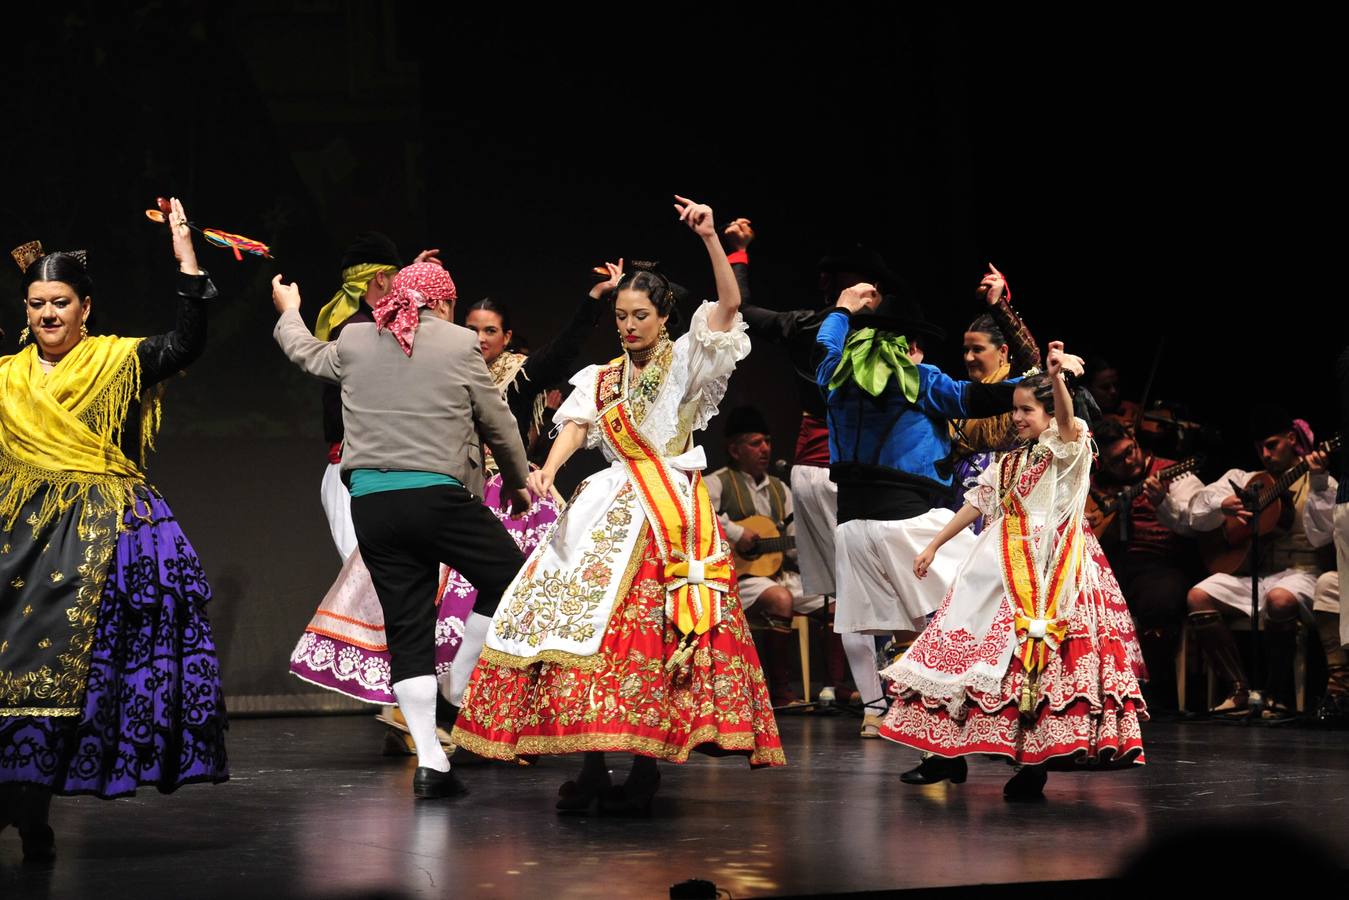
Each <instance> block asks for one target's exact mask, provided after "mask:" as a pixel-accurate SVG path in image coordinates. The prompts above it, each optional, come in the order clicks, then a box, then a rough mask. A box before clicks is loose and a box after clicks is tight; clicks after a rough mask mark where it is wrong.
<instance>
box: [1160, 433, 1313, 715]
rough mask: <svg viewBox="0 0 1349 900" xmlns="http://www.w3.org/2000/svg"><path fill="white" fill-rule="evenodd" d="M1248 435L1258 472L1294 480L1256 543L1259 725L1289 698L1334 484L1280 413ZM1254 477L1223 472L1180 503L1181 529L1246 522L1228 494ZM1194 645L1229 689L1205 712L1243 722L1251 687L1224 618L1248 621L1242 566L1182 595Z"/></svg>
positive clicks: (1306, 436) (1309, 441)
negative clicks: (1262, 704)
mask: <svg viewBox="0 0 1349 900" xmlns="http://www.w3.org/2000/svg"><path fill="white" fill-rule="evenodd" d="M1251 434H1252V436H1255V437H1257V440H1256V443H1255V449H1256V452H1257V453H1259V455H1260V461H1261V463H1263V465H1264V468H1263V472H1264V473H1268V475H1270V476H1272V477H1273V478H1276V479H1277V478H1279V477H1280V476H1282V475H1284V474H1285V473H1288V474H1293V473H1294V471H1295V470H1296V471H1298V472H1300V474H1299V475H1298V477H1297V478H1296V479H1295V480H1293V482H1292V483H1291V484H1290V485H1289V486H1288V489H1287V491H1285V492H1284V494H1283V497H1282V500H1283V503H1282V510H1283V515H1282V516H1281V517H1280V521H1279V525H1278V527H1277V528H1276V530H1275V531H1274V532H1273V533H1270V534H1262V535H1261V538H1260V560H1259V563H1258V566H1257V571H1258V573H1259V585H1258V590H1257V593H1258V595H1259V604H1260V612H1261V615H1262V616H1263V623H1264V624H1262V626H1261V628H1262V629H1263V632H1262V633H1263V636H1264V641H1265V644H1264V649H1263V651H1262V653H1261V658H1262V659H1264V660H1265V661H1266V666H1265V670H1266V671H1267V672H1268V673H1269V674H1268V676H1267V677H1266V679H1265V681H1266V683H1265V685H1264V687H1265V689H1266V695H1267V696H1266V698H1265V699H1266V709H1265V710H1264V715H1265V716H1266V717H1273V718H1278V717H1284V716H1287V715H1288V714H1289V713H1288V707H1289V703H1290V701H1291V694H1292V669H1293V657H1294V654H1295V650H1296V647H1295V641H1296V639H1297V635H1296V626H1297V621H1298V618H1299V617H1300V616H1305V617H1307V618H1310V610H1311V603H1312V595H1313V593H1314V591H1315V589H1316V579H1317V575H1318V574H1319V573H1320V569H1321V566H1320V564H1319V562H1318V559H1317V557H1318V553H1317V548H1319V547H1324V546H1326V545H1327V544H1329V543H1330V540H1331V535H1332V523H1331V516H1332V510H1333V508H1334V505H1335V491H1336V487H1337V485H1336V482H1335V479H1334V478H1331V477H1330V473H1329V472H1328V471H1327V469H1326V454H1325V453H1323V452H1320V451H1317V450H1316V449H1315V442H1314V439H1313V437H1312V432H1311V428H1310V427H1308V425H1307V423H1306V422H1304V421H1302V420H1301V419H1297V420H1294V419H1293V418H1292V417H1291V416H1289V415H1287V414H1286V413H1284V412H1282V411H1280V410H1276V409H1271V408H1265V409H1258V410H1257V411H1256V412H1255V414H1254V416H1253V417H1252V423H1251ZM1261 474H1262V473H1261V472H1259V471H1255V472H1244V471H1241V470H1240V469H1232V470H1230V471H1228V472H1226V473H1224V474H1223V476H1222V477H1221V478H1219V479H1218V480H1217V481H1215V482H1213V483H1212V484H1210V485H1208V486H1206V487H1205V488H1204V489H1203V490H1201V491H1199V492H1198V493H1196V494H1195V495H1194V497H1193V498H1192V499H1191V500H1190V507H1189V510H1188V511H1187V514H1186V517H1185V524H1186V525H1187V526H1188V527H1190V528H1191V529H1193V530H1194V531H1199V532H1216V531H1217V530H1218V529H1220V528H1221V527H1223V525H1224V524H1225V523H1227V522H1238V523H1243V524H1244V523H1249V522H1251V521H1252V513H1251V512H1250V510H1248V509H1247V507H1246V504H1245V503H1244V501H1243V499H1242V498H1241V497H1240V496H1238V495H1237V494H1236V493H1235V491H1234V490H1233V485H1234V484H1235V486H1236V487H1237V488H1245V487H1246V485H1247V483H1248V482H1251V481H1252V479H1255V478H1257V476H1259V475H1261ZM1186 600H1187V605H1188V607H1189V614H1190V624H1191V627H1192V630H1193V634H1194V636H1195V639H1196V641H1197V642H1198V643H1199V647H1200V649H1201V651H1202V652H1203V654H1204V656H1205V658H1206V659H1207V660H1208V663H1209V665H1210V666H1212V667H1213V668H1214V670H1215V671H1216V672H1217V673H1218V674H1219V676H1220V677H1222V678H1223V679H1225V680H1226V681H1227V682H1229V693H1228V696H1227V699H1225V700H1224V701H1223V702H1222V703H1221V704H1219V705H1218V706H1217V707H1215V708H1214V709H1213V710H1212V711H1213V712H1214V713H1217V714H1221V715H1228V716H1233V717H1240V716H1244V715H1248V714H1249V707H1248V705H1247V703H1248V696H1249V688H1250V685H1251V681H1250V679H1249V677H1248V674H1247V672H1246V670H1245V667H1244V666H1243V664H1242V661H1241V656H1240V655H1239V654H1238V652H1237V648H1236V643H1235V642H1234V640H1233V638H1232V633H1231V631H1230V630H1228V627H1227V624H1226V622H1224V617H1232V618H1235V617H1238V616H1241V615H1249V614H1250V608H1251V569H1250V564H1249V561H1247V562H1244V563H1242V565H1241V567H1240V568H1238V569H1237V571H1236V574H1231V575H1226V574H1215V575H1210V576H1209V577H1208V578H1205V579H1204V580H1203V581H1201V582H1199V583H1198V584H1197V585H1195V586H1194V587H1193V588H1191V589H1190V592H1189V596H1188V597H1187V598H1186Z"/></svg>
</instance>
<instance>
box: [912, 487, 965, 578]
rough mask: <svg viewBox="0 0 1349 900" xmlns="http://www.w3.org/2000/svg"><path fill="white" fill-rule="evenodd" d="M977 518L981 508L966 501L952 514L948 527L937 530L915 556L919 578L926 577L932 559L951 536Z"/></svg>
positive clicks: (914, 565)
mask: <svg viewBox="0 0 1349 900" xmlns="http://www.w3.org/2000/svg"><path fill="white" fill-rule="evenodd" d="M977 518H979V508H978V507H977V506H970V505H969V504H968V503H966V504H965V505H964V506H962V507H960V512H958V513H956V514H955V515H954V516H952V517H951V521H949V522H947V523H946V527H945V528H943V529H942V530H941V531H939V532H937V536H936V537H934V538H933V539H932V543H930V544H928V545H927V547H926V548H925V549H924V550H923V552H922V553H920V554H918V555H917V556H915V557H914V559H913V574H915V575H917V576H918V577H919V578H923V577H925V576H926V575H927V567H928V566H930V565H932V560H933V558H934V557H936V555H937V551H938V550H940V549H941V546H942V544H945V543H946V542H947V541H949V540H950V539H951V538H953V537H955V536H956V535H957V534H959V533H960V532H962V531H964V530H965V529H966V528H969V527H970V526H971V525H973V524H974V520H975V519H977Z"/></svg>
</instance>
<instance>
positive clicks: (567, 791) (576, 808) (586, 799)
mask: <svg viewBox="0 0 1349 900" xmlns="http://www.w3.org/2000/svg"><path fill="white" fill-rule="evenodd" d="M611 790H613V783H612V782H611V781H610V780H609V773H608V772H605V773H604V777H603V778H584V777H582V778H578V779H576V780H575V781H564V782H563V783H562V787H560V788H558V789H557V811H558V812H560V813H562V814H564V815H585V814H586V813H588V812H590V808H591V807H592V806H594V805H595V803H596V801H597V800H599V798H600V797H601V796H603V795H604V794H606V793H608V792H609V791H611Z"/></svg>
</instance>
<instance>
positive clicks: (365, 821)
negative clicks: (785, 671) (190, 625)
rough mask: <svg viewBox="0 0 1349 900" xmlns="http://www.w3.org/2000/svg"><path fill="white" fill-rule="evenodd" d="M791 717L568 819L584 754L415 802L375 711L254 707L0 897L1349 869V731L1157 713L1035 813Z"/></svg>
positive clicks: (835, 724) (791, 888) (440, 892)
mask: <svg viewBox="0 0 1349 900" xmlns="http://www.w3.org/2000/svg"><path fill="white" fill-rule="evenodd" d="M780 726H781V728H782V732H783V738H784V743H785V745H786V749H787V757H788V762H789V765H788V766H787V767H786V768H784V769H777V770H771V771H760V772H751V771H749V769H748V767H747V766H745V765H744V763H743V762H741V761H739V760H732V759H723V760H713V759H708V758H703V757H695V758H694V760H692V761H691V762H690V763H689V764H688V765H686V766H683V767H677V766H665V767H663V769H664V783H663V787H662V793H661V795H660V797H659V798H658V800H657V804H656V811H655V815H654V816H653V817H652V818H651V819H649V820H615V819H606V818H588V819H587V818H559V817H558V816H557V815H555V814H554V812H553V799H554V797H555V794H556V791H557V786H558V784H559V783H561V782H562V781H564V780H566V779H567V778H568V777H570V776H571V774H572V771H573V769H574V767H575V765H576V763H575V762H574V761H573V760H569V759H557V758H554V759H547V760H544V761H543V762H542V763H541V764H540V765H538V766H535V767H533V768H530V769H517V768H513V767H507V766H503V765H498V764H492V765H484V766H472V767H469V766H464V767H462V768H461V775H462V777H463V778H464V780H465V781H466V782H467V783H468V784H469V787H470V789H471V791H472V793H471V794H470V795H469V796H468V797H464V798H460V799H457V800H453V801H423V802H420V803H414V802H413V800H412V797H411V793H410V782H411V778H412V772H413V769H414V767H415V763H414V762H413V760H412V759H410V758H406V757H405V758H390V757H382V756H380V755H379V753H378V750H379V746H380V735H381V730H380V727H379V726H378V725H377V724H376V723H375V722H374V721H373V719H371V718H369V717H364V716H362V717H353V716H344V717H332V718H298V719H245V720H240V721H237V722H235V723H234V724H233V726H232V728H231V731H230V755H231V762H232V769H233V773H234V774H233V779H232V780H231V781H230V782H229V783H228V784H225V785H218V786H207V785H193V786H189V787H186V788H184V789H183V790H181V791H179V792H178V793H177V794H176V795H174V796H171V797H165V796H161V795H159V794H157V793H155V792H154V791H148V792H146V791H143V792H142V793H141V794H139V795H138V796H136V797H135V798H132V799H127V800H119V801H116V802H113V803H108V802H102V801H98V800H94V799H89V798H79V799H58V800H57V801H56V802H55V804H54V806H53V816H52V818H53V825H54V827H55V828H56V832H57V847H58V854H59V859H58V861H57V863H56V865H55V867H54V868H52V869H50V870H36V871H35V870H32V869H31V868H29V867H24V866H21V865H20V863H19V859H20V852H19V841H18V836H17V835H16V834H15V833H14V831H13V830H12V829H9V830H6V831H5V832H4V833H3V834H0V896H4V897H28V896H32V897H51V898H67V897H71V898H74V897H81V898H82V897H93V896H97V897H100V898H107V900H112V898H118V897H128V898H137V900H147V898H156V897H216V896H233V897H248V898H250V900H252V898H256V900H263V898H273V897H351V898H355V897H362V896H369V895H373V894H380V895H382V896H385V897H390V896H393V897H400V896H401V897H441V896H456V897H541V896H547V897H549V898H551V900H561V898H566V897H593V896H604V897H664V896H667V890H668V887H669V885H670V884H671V883H673V882H676V881H682V880H684V879H686V878H693V877H698V878H704V879H709V880H711V881H714V882H716V884H717V886H718V887H720V888H722V889H725V890H729V891H730V892H731V894H732V895H733V896H734V897H736V898H743V897H756V896H758V897H763V896H776V895H803V894H825V893H837V892H849V891H880V890H889V889H901V888H913V887H935V886H950V885H967V884H975V883H1007V882H1027V881H1041V880H1060V879H1090V878H1105V877H1110V876H1112V875H1113V874H1115V873H1116V871H1117V870H1118V868H1119V866H1120V864H1121V863H1122V861H1124V860H1125V859H1127V858H1128V857H1129V856H1130V855H1131V854H1133V853H1134V852H1135V851H1136V850H1137V849H1139V848H1140V847H1142V846H1143V845H1144V844H1145V842H1147V841H1148V840H1149V839H1150V838H1152V837H1155V836H1157V835H1159V834H1165V833H1166V832H1167V831H1168V830H1169V829H1174V828H1183V827H1187V826H1198V825H1204V824H1208V823H1241V822H1250V821H1255V822H1260V823H1263V824H1266V825H1271V824H1272V825H1287V826H1293V827H1295V828H1298V829H1301V830H1302V831H1304V832H1307V833H1311V834H1315V835H1318V836H1319V837H1320V838H1321V839H1322V840H1323V841H1325V842H1326V843H1327V844H1328V845H1329V847H1330V849H1331V851H1332V852H1333V853H1334V854H1336V857H1337V858H1336V862H1337V863H1338V864H1339V865H1340V866H1349V802H1346V800H1349V752H1346V751H1347V750H1349V733H1344V732H1340V733H1324V732H1316V731H1308V730H1300V729H1296V728H1290V727H1282V728H1277V729H1272V728H1244V727H1239V726H1231V725H1221V724H1214V723H1204V722H1176V721H1162V722H1155V723H1151V724H1150V725H1149V726H1148V727H1147V729H1146V731H1145V733H1144V737H1145V740H1146V741H1147V755H1148V760H1149V765H1147V766H1146V767H1144V768H1142V769H1138V770H1134V771H1128V772H1116V773H1105V774H1053V775H1051V776H1050V781H1049V786H1048V788H1047V791H1046V793H1047V797H1048V801H1047V802H1045V803H1043V804H1037V805H1032V806H1025V805H1016V806H1013V805H1010V804H1007V803H1005V802H1004V801H1003V799H1002V795H1001V788H1002V783H1003V782H1004V781H1005V780H1006V779H1007V777H1008V775H1009V773H1010V770H1009V769H1008V768H1007V767H1006V766H1005V765H1002V764H1000V763H996V762H992V761H987V760H976V761H975V762H973V763H972V764H971V767H970V779H969V781H968V782H966V783H965V784H963V785H959V786H954V785H950V784H942V785H936V786H932V787H925V788H917V787H910V786H908V785H904V784H902V783H900V782H899V781H898V779H897V778H896V777H895V776H896V775H897V774H898V773H899V772H900V771H902V770H903V769H906V768H908V767H910V766H911V765H913V763H914V761H915V760H916V758H917V754H915V753H914V752H912V751H909V750H907V749H904V748H902V747H898V746H896V745H894V744H890V743H888V742H884V741H864V740H861V739H859V738H858V737H857V736H856V735H857V727H858V720H857V719H855V718H852V717H824V716H784V717H782V718H781V719H780ZM612 763H613V764H614V765H615V767H617V766H619V765H622V766H624V767H626V761H625V760H622V759H620V758H617V757H614V758H613V759H612ZM620 774H621V773H620ZM1064 848H1071V852H1067V853H1065V852H1056V850H1060V851H1061V850H1062V849H1064ZM1238 852H1239V851H1238Z"/></svg>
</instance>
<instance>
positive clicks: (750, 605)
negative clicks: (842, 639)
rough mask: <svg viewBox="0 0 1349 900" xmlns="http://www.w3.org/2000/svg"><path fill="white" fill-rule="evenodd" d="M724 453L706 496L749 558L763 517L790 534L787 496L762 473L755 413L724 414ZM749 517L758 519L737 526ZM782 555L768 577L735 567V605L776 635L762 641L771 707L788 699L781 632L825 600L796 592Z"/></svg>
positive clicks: (767, 440) (764, 461) (767, 454)
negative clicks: (754, 614) (797, 615)
mask: <svg viewBox="0 0 1349 900" xmlns="http://www.w3.org/2000/svg"><path fill="white" fill-rule="evenodd" d="M726 452H727V455H728V456H729V457H730V460H731V461H730V465H728V466H726V467H725V468H722V469H718V470H716V471H715V472H712V473H710V474H709V475H708V476H707V478H706V483H707V493H708V496H709V499H711V501H712V508H713V509H715V510H716V511H717V517H718V518H719V519H720V520H721V528H722V530H723V531H724V532H726V540H728V541H729V542H730V543H731V546H732V548H733V549H734V550H735V552H736V553H737V555H738V556H740V557H747V558H751V559H753V558H754V557H756V556H757V555H758V554H757V551H758V550H759V549H760V547H761V544H762V542H763V541H764V540H765V539H768V538H769V537H770V536H771V535H770V534H769V533H768V531H769V529H767V528H764V527H763V524H764V523H763V521H762V520H765V519H766V520H767V522H768V523H769V524H771V529H772V530H773V531H776V532H777V533H778V535H780V536H785V537H789V538H790V537H793V536H794V534H795V529H794V527H793V524H792V521H791V519H792V492H791V490H790V489H789V488H788V487H787V485H786V484H784V483H783V482H782V480H781V479H780V478H776V477H774V476H772V475H769V474H768V468H769V465H770V464H771V462H772V456H773V438H772V436H771V435H770V434H769V433H768V423H767V422H766V421H765V420H764V418H763V415H762V414H761V413H759V411H758V410H756V409H753V408H750V407H740V408H738V409H735V410H733V411H732V412H731V413H730V414H728V415H727V417H726ZM751 517H759V519H760V521H759V522H758V523H756V522H754V521H751V522H749V523H747V524H740V523H741V522H744V520H746V519H750V518H751ZM756 524H757V525H758V527H757V528H756ZM783 553H784V558H783V563H782V564H781V565H780V566H779V568H778V570H777V571H776V572H774V573H772V574H769V575H750V574H747V573H746V572H744V571H743V568H742V566H741V565H740V564H739V562H738V561H737V565H736V580H737V583H738V584H739V588H740V605H741V607H742V608H743V609H746V610H750V609H753V610H755V611H756V612H758V613H759V617H760V620H761V621H766V622H767V623H768V624H769V625H770V626H771V627H773V628H774V629H775V631H777V632H778V633H779V634H778V636H777V637H773V636H769V637H768V641H767V643H768V648H767V649H768V650H769V652H768V653H767V654H765V655H766V656H767V657H768V658H767V659H766V660H765V663H766V665H765V670H766V671H765V674H766V676H767V678H768V682H769V693H770V694H771V695H772V697H773V702H774V703H775V704H778V703H779V701H783V700H785V699H787V698H788V697H789V694H788V691H787V680H788V675H787V663H788V660H790V659H791V654H792V652H793V648H794V638H792V637H791V635H790V634H786V633H784V632H788V631H790V627H791V618H792V614H793V613H809V612H814V611H816V610H818V609H820V608H821V607H822V606H823V605H824V602H825V601H824V598H823V597H821V596H806V595H804V594H803V593H802V591H801V575H800V573H799V572H798V571H797V569H796V549H795V548H794V547H793V548H791V549H787V550H784V551H783ZM784 638H785V640H784Z"/></svg>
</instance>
